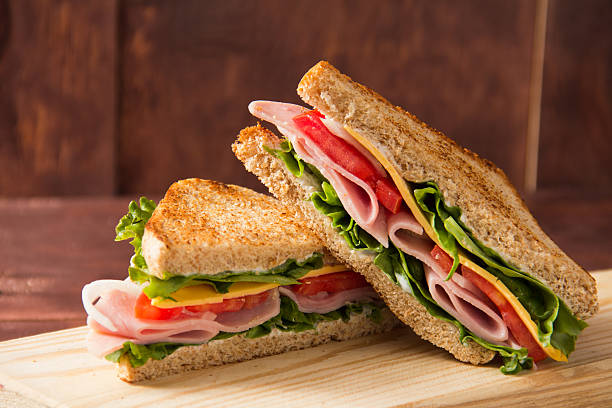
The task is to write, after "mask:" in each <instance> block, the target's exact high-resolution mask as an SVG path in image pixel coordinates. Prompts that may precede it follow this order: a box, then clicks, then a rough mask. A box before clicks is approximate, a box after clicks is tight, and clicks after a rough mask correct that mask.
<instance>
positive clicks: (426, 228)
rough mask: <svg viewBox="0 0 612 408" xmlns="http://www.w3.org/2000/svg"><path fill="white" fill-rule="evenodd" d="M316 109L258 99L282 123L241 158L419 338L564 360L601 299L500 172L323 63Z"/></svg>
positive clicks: (310, 77)
mask: <svg viewBox="0 0 612 408" xmlns="http://www.w3.org/2000/svg"><path fill="white" fill-rule="evenodd" d="M298 94H299V95H300V96H301V97H302V99H303V100H304V101H305V102H306V103H308V104H310V105H311V106H313V107H314V108H315V109H314V110H310V109H307V108H304V107H302V106H298V105H292V104H285V103H278V102H269V101H256V102H252V103H251V104H250V105H249V110H250V111H251V113H252V114H253V115H254V116H256V117H258V118H259V119H262V120H264V121H267V122H270V123H272V124H274V125H276V127H277V128H278V130H279V131H280V132H281V134H282V135H283V136H284V137H285V138H284V139H283V140H281V139H279V138H278V137H277V136H275V135H274V134H273V133H271V132H270V131H268V130H266V129H264V128H263V127H261V126H260V125H257V126H254V127H250V128H246V129H244V130H242V131H241V133H240V135H239V137H238V140H237V141H236V142H235V144H234V145H233V149H234V153H235V154H236V156H237V157H238V158H239V159H240V160H241V161H242V162H243V163H244V165H245V167H246V168H247V170H249V171H251V172H252V173H254V174H255V175H257V176H258V177H259V178H260V180H261V181H262V182H263V183H264V184H265V185H266V186H267V187H268V188H269V190H270V191H271V192H272V193H273V194H274V195H275V196H276V197H278V198H280V199H281V200H283V201H285V202H288V203H291V204H292V205H294V206H295V207H296V208H298V209H299V210H300V211H301V212H302V214H303V215H304V218H305V219H307V220H308V223H309V225H310V227H311V228H312V229H313V230H314V231H317V232H318V233H319V235H320V237H321V238H322V239H323V240H324V242H325V245H326V247H327V248H329V249H330V250H331V252H332V254H333V255H334V256H336V257H337V258H338V259H340V260H341V261H342V262H344V263H346V264H347V265H349V266H350V267H351V268H353V269H354V270H356V271H358V272H360V273H361V274H363V275H364V276H365V277H366V279H367V280H368V281H369V282H370V283H371V284H372V285H373V286H374V288H375V289H376V291H377V292H378V293H379V294H380V295H381V296H382V298H383V299H384V300H385V302H386V303H387V304H388V305H389V306H390V308H391V310H392V311H393V312H394V313H395V314H396V315H397V316H398V317H399V318H400V319H401V320H402V321H403V322H404V323H406V324H408V325H409V326H411V327H412V328H413V329H414V330H415V332H416V333H417V334H419V335H420V336H421V337H423V338H424V339H427V340H429V341H431V342H432V343H433V344H435V345H437V346H439V347H442V348H445V349H446V350H448V351H449V352H450V353H452V354H453V355H454V356H455V357H456V358H457V359H459V360H462V361H466V362H470V363H473V364H481V363H485V362H487V361H490V360H491V359H492V358H493V357H494V356H495V355H496V354H499V355H501V356H502V357H503V359H504V365H503V367H502V371H503V372H505V373H516V372H519V371H520V370H521V369H523V368H529V367H531V366H532V364H533V362H534V361H540V360H542V359H544V358H546V357H551V358H553V359H554V360H559V361H566V360H567V357H568V356H569V354H570V353H571V352H572V351H573V350H574V346H575V341H576V338H577V336H578V334H579V333H580V332H581V330H582V329H583V328H584V327H585V326H586V324H585V323H584V322H583V321H582V320H581V319H584V318H588V317H590V316H592V315H593V314H594V313H595V312H596V311H597V308H598V305H597V291H596V286H595V281H594V279H593V278H592V277H591V276H590V275H589V274H588V273H587V272H586V271H584V270H583V269H582V268H581V267H580V266H579V265H577V264H576V263H575V262H574V261H573V260H572V259H570V258H569V257H568V256H567V255H566V254H565V253H563V251H561V249H559V247H557V245H555V243H554V242H553V241H552V240H551V239H550V238H549V237H548V236H547V235H546V234H545V233H544V232H543V231H542V230H541V228H540V227H539V225H538V224H537V222H536V220H535V219H534V218H533V216H532V215H531V214H530V213H529V211H528V209H527V208H526V206H525V204H524V203H523V201H522V200H521V198H520V196H519V195H518V193H517V192H516V190H515V189H514V187H513V186H512V185H511V183H510V182H509V181H508V179H507V178H506V176H505V175H504V173H503V172H502V171H501V170H500V169H498V168H496V167H495V166H494V165H493V164H492V163H490V162H488V161H486V160H483V159H481V158H480V157H478V156H477V155H476V154H474V153H472V152H470V151H469V150H467V149H463V148H461V147H460V146H458V145H457V144H456V143H455V142H453V141H452V140H450V139H448V138H447V137H446V136H444V135H443V134H442V133H440V132H438V131H436V130H434V129H432V128H430V127H428V126H427V125H426V124H424V123H423V122H421V121H419V120H418V119H417V118H416V117H414V116H413V115H411V114H409V113H407V112H405V111H403V110H402V109H401V108H398V107H394V106H393V105H392V104H390V103H389V102H388V101H387V100H385V99H384V98H383V97H382V96H380V95H378V94H377V93H375V92H374V91H372V90H370V89H368V88H366V87H365V86H363V85H360V84H358V83H355V82H353V81H352V80H351V79H350V78H349V77H347V76H345V75H343V74H341V73H340V72H339V71H338V70H336V69H335V68H334V67H332V66H331V65H330V64H328V63H326V62H320V63H319V64H317V65H316V66H315V67H313V68H312V69H311V70H310V71H308V72H307V73H306V75H305V76H304V77H303V78H302V80H301V82H300V83H299V85H298Z"/></svg>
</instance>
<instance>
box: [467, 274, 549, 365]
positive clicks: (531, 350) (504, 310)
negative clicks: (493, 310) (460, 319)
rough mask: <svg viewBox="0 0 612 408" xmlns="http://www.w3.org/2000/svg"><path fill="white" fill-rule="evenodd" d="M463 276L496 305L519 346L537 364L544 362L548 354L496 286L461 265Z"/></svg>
mask: <svg viewBox="0 0 612 408" xmlns="http://www.w3.org/2000/svg"><path fill="white" fill-rule="evenodd" d="M461 274H462V275H463V277H464V278H465V279H467V280H469V281H470V282H472V283H473V284H474V285H476V286H477V287H478V289H480V290H482V291H483V292H484V293H485V294H486V295H487V296H488V297H489V299H491V301H493V303H495V305H496V306H497V308H498V309H499V311H500V313H501V315H502V318H503V319H504V322H505V323H506V325H508V328H509V329H510V332H512V335H513V336H514V338H515V339H516V341H517V342H518V344H520V345H521V346H522V347H525V348H526V349H527V351H528V354H529V357H531V358H533V360H534V361H536V362H537V361H540V360H544V359H545V358H546V357H547V355H546V353H545V352H544V350H542V348H541V347H540V345H539V344H538V342H537V341H536V340H535V339H534V338H533V336H532V335H531V333H530V332H529V330H528V329H527V326H525V323H523V321H522V320H521V319H520V318H519V316H518V314H517V313H516V311H515V310H514V308H513V307H512V305H511V304H510V303H509V302H508V301H507V300H506V298H504V297H503V296H502V294H501V293H499V291H498V290H497V289H496V288H495V286H493V285H492V284H491V282H489V281H487V280H486V279H485V278H483V277H482V276H480V275H478V274H477V273H476V272H474V271H473V270H471V269H470V268H468V267H467V266H465V265H461Z"/></svg>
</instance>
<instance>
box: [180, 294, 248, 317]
mask: <svg viewBox="0 0 612 408" xmlns="http://www.w3.org/2000/svg"><path fill="white" fill-rule="evenodd" d="M244 303H245V301H244V296H243V297H237V298H231V299H225V300H224V301H223V302H219V303H207V304H205V305H195V306H185V308H186V309H187V310H189V311H190V312H193V313H202V312H213V313H215V314H220V313H223V312H237V311H239V310H242V308H243V307H244Z"/></svg>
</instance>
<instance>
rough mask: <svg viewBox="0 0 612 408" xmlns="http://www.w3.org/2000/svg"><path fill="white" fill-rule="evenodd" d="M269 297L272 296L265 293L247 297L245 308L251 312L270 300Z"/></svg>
mask: <svg viewBox="0 0 612 408" xmlns="http://www.w3.org/2000/svg"><path fill="white" fill-rule="evenodd" d="M269 295H270V292H269V291H265V292H261V293H258V294H256V295H250V296H245V297H244V308H245V309H246V310H251V309H253V308H254V307H256V306H259V305H260V304H262V303H263V302H265V301H266V299H268V296H269Z"/></svg>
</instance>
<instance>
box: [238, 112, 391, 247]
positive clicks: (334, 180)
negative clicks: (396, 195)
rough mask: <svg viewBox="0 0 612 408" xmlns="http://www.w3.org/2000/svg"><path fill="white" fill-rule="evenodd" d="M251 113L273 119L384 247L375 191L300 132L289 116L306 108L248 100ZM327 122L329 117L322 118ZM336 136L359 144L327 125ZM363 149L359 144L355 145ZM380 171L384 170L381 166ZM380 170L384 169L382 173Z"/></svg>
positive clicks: (383, 220)
mask: <svg viewBox="0 0 612 408" xmlns="http://www.w3.org/2000/svg"><path fill="white" fill-rule="evenodd" d="M249 111H250V112H251V114H253V116H256V117H258V118H259V119H262V120H265V121H267V122H270V123H273V124H274V125H275V126H276V127H277V128H278V130H279V131H280V132H281V133H282V134H283V135H284V136H285V137H286V138H287V139H289V141H290V142H291V144H292V146H293V148H294V149H295V152H296V153H297V155H298V156H299V157H300V158H301V159H302V160H304V161H305V162H307V163H310V164H312V165H313V166H315V167H316V168H317V169H318V170H319V171H320V172H321V174H322V175H323V176H324V177H325V178H326V179H328V180H329V182H330V184H331V185H332V187H333V188H334V190H336V193H338V198H339V199H340V201H341V202H342V205H343V206H344V209H345V210H346V212H347V213H348V214H349V215H350V216H351V217H352V218H353V219H354V220H355V222H356V223H357V224H358V225H359V226H360V227H361V228H363V229H364V230H365V231H367V232H368V233H369V234H370V235H372V236H373V237H374V238H375V239H376V240H377V241H378V242H380V243H381V244H383V246H385V247H388V245H389V240H388V234H387V227H386V216H385V211H384V210H382V209H381V208H380V206H379V204H378V199H377V198H376V193H375V191H374V189H373V188H372V187H370V186H369V185H368V184H367V183H366V182H365V181H363V180H361V179H359V178H358V177H356V176H354V175H353V174H351V173H350V172H348V171H347V170H345V169H344V168H342V167H341V166H340V165H338V164H336V163H335V162H334V161H333V160H332V159H331V158H329V156H327V155H326V154H325V153H324V152H323V151H322V150H321V149H320V148H319V147H318V146H317V144H316V143H314V142H313V141H312V140H311V139H310V138H309V137H308V136H307V135H305V134H304V133H302V132H301V131H300V130H299V129H298V128H297V126H296V125H295V124H294V122H293V118H294V117H295V116H297V115H299V114H301V113H304V112H307V111H308V109H306V108H304V107H301V106H299V105H293V104H289V103H281V102H271V101H254V102H251V103H250V104H249ZM325 120H326V122H324V123H326V126H330V125H329V124H330V121H331V119H325ZM331 126H332V127H333V129H335V133H334V134H336V133H340V135H338V136H339V137H342V138H344V139H345V140H347V141H349V143H351V144H353V145H359V143H357V142H356V141H355V140H354V138H353V137H352V136H351V135H350V134H348V132H346V131H344V132H340V131H339V129H340V128H341V126H340V125H338V124H335V125H331ZM359 149H360V151H362V152H363V151H364V150H365V149H363V147H360V148H359ZM365 153H367V154H365V156H366V157H367V158H368V160H370V161H371V162H372V163H373V164H374V166H375V167H376V168H377V169H378V170H379V171H381V165H380V163H378V161H377V160H376V159H375V158H374V157H373V156H372V155H371V154H370V153H369V152H367V151H365ZM382 171H384V170H382ZM383 174H384V173H383Z"/></svg>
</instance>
